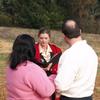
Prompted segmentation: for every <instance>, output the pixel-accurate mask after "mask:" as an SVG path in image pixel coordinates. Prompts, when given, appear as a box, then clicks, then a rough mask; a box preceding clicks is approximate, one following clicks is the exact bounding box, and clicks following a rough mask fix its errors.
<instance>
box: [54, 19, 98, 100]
mask: <svg viewBox="0 0 100 100" xmlns="http://www.w3.org/2000/svg"><path fill="white" fill-rule="evenodd" d="M62 32H63V33H64V36H65V37H64V39H65V41H66V42H67V43H68V44H69V46H70V48H69V49H67V50H65V52H64V53H63V54H62V56H61V57H60V60H59V64H58V73H57V76H56V79H55V84H56V89H57V92H59V93H60V95H61V97H60V100H92V94H93V89H94V86H95V79H96V74H97V67H98V57H97V55H96V53H95V51H94V50H93V48H92V47H91V46H90V45H88V44H87V42H86V40H82V37H81V30H80V28H79V26H78V24H77V23H76V22H75V21H74V20H67V21H65V22H64V24H63V26H62Z"/></svg>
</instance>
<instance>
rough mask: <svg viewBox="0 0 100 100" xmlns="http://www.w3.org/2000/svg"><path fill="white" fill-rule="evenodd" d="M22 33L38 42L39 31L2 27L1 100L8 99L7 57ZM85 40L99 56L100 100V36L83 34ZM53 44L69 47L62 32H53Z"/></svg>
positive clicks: (98, 89)
mask: <svg viewBox="0 0 100 100" xmlns="http://www.w3.org/2000/svg"><path fill="white" fill-rule="evenodd" d="M22 33H28V34H30V35H31V36H33V37H35V39H36V40H37V30H33V29H23V28H8V27H7V28H5V27H0V100H5V99H6V89H5V83H6V81H5V68H6V67H5V66H6V62H7V56H8V54H9V53H10V52H11V48H12V43H13V39H15V37H16V36H17V35H18V34H22ZM83 38H85V39H86V40H87V41H88V43H89V44H90V45H92V47H93V48H94V49H95V51H96V52H97V54H98V56H99V68H98V74H97V79H96V86H95V91H94V100H100V35H97V34H83ZM51 42H53V43H55V44H57V45H58V46H59V47H61V49H62V50H63V51H64V50H65V49H66V48H68V45H67V44H66V43H65V42H64V40H63V35H62V34H61V32H58V31H52V34H51Z"/></svg>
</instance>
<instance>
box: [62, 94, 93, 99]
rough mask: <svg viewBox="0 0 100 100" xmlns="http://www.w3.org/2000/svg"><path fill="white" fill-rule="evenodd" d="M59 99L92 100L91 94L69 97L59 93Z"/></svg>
mask: <svg viewBox="0 0 100 100" xmlns="http://www.w3.org/2000/svg"><path fill="white" fill-rule="evenodd" d="M60 100H92V96H89V97H83V98H70V97H66V96H62V95H61V97H60Z"/></svg>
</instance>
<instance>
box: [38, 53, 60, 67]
mask: <svg viewBox="0 0 100 100" xmlns="http://www.w3.org/2000/svg"><path fill="white" fill-rule="evenodd" d="M61 54H62V52H59V53H56V54H54V55H53V56H52V58H51V59H50V61H49V62H46V61H45V62H44V63H43V62H38V61H37V62H36V63H37V64H38V65H39V66H41V67H43V68H46V67H47V66H48V65H49V64H50V63H52V66H51V68H52V67H53V66H54V65H55V64H58V62H59V58H60V56H61Z"/></svg>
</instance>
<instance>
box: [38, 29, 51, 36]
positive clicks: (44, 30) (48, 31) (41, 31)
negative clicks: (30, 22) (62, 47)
mask: <svg viewBox="0 0 100 100" xmlns="http://www.w3.org/2000/svg"><path fill="white" fill-rule="evenodd" d="M45 33H47V34H48V35H49V37H50V36H51V35H50V30H49V28H47V27H42V28H40V30H39V32H38V37H39V36H40V34H45Z"/></svg>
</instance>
